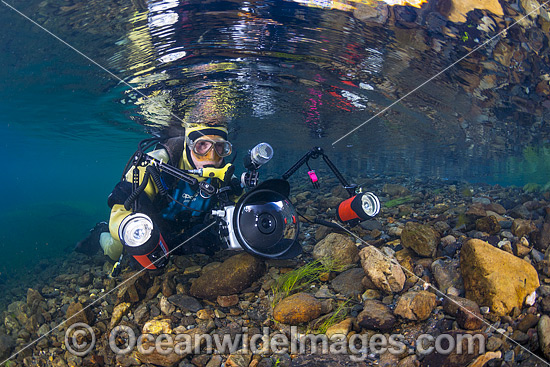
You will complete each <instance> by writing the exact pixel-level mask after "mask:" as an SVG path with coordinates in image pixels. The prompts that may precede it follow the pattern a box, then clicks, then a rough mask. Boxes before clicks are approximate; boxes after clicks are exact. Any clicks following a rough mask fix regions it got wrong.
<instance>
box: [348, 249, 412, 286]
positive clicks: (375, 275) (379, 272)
mask: <svg viewBox="0 0 550 367" xmlns="http://www.w3.org/2000/svg"><path fill="white" fill-rule="evenodd" d="M359 257H360V258H361V265H362V267H363V271H364V272H365V274H366V275H367V277H368V278H369V279H370V280H371V281H372V283H373V284H374V285H375V286H376V288H378V289H380V290H382V291H384V292H386V293H393V292H399V291H401V290H402V289H403V286H404V285H405V280H406V279H405V274H404V273H403V270H402V269H401V267H400V266H399V265H398V263H397V260H395V258H394V257H388V256H384V255H382V253H381V252H380V250H378V249H376V247H374V246H367V247H365V248H363V249H362V250H361V251H360V252H359Z"/></svg>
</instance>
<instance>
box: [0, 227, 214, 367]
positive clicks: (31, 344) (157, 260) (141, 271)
mask: <svg viewBox="0 0 550 367" xmlns="http://www.w3.org/2000/svg"><path fill="white" fill-rule="evenodd" d="M214 224H216V221H214V222H212V223H210V224H209V225H207V226H206V227H204V228H203V229H201V230H200V231H199V232H197V233H195V234H194V235H193V236H191V237H189V238H188V239H186V240H185V241H183V242H182V243H180V244H179V245H177V246H176V247H174V248H173V249H172V250H170V251H168V252H167V253H166V254H164V255H162V256H161V257H159V258H158V259H156V260H155V261H154V262H153V265H154V264H156V263H157V262H159V261H160V260H162V259H163V258H165V257H166V256H168V255H169V254H170V253H171V252H173V251H175V250H177V249H178V248H180V247H181V246H183V245H184V244H185V243H187V242H188V241H190V240H192V239H193V238H195V237H196V236H198V235H199V234H201V233H202V232H204V231H206V230H207V229H208V228H210V227H212V226H213V225H214ZM146 270H147V268H143V269H141V270H140V271H138V272H137V273H135V274H134V275H132V276H131V277H129V278H128V279H126V280H125V281H123V282H122V283H120V284H119V285H117V286H116V287H114V288H113V289H111V290H110V291H109V292H107V293H105V294H104V295H102V296H101V297H99V298H98V299H96V300H95V301H93V302H92V303H90V304H89V305H88V306H86V307H84V308H83V309H82V310H80V311H78V312H77V313H75V314H74V315H73V316H71V317H70V318H68V319H67V320H64V321H63V322H62V323H60V324H58V325H57V326H56V327H54V328H52V329H51V330H50V331H48V332H47V333H46V334H44V335H42V336H41V337H39V338H38V339H36V340H34V341H32V342H30V343H29V344H27V345H26V346H25V347H24V348H22V349H21V350H19V351H17V352H16V353H14V354H12V355H11V356H10V357H9V358H8V359H6V360H5V361H3V362H1V363H0V366H2V365H4V364H5V363H6V362H8V361H9V360H11V359H12V358H14V357H16V356H17V355H18V354H19V353H21V352H22V351H24V350H25V349H28V348H29V347H31V346H33V345H34V344H36V343H37V342H39V341H40V340H42V338H44V337H46V336H48V335H49V334H51V333H52V332H53V331H54V330H56V329H58V328H59V327H60V326H62V325H64V324H65V323H66V322H67V321H69V320H71V319H73V318H74V317H75V316H77V315H80V314H81V313H82V312H84V311H85V310H86V309H88V308H90V307H91V306H93V305H95V304H96V303H98V302H99V301H101V300H102V299H103V298H105V297H107V296H108V295H109V294H111V293H112V292H113V291H115V290H116V289H118V288H119V287H121V286H123V285H124V284H126V283H128V282H129V281H130V280H132V279H134V278H135V277H137V276H138V275H140V274H141V273H143V272H144V271H146Z"/></svg>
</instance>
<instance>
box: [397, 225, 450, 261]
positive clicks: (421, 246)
mask: <svg viewBox="0 0 550 367" xmlns="http://www.w3.org/2000/svg"><path fill="white" fill-rule="evenodd" d="M440 239H441V236H440V235H439V232H437V231H436V230H435V229H433V228H432V227H430V226H427V225H424V224H420V223H415V222H407V223H406V224H405V228H403V232H401V244H402V245H403V247H405V248H409V249H411V250H413V251H414V252H415V253H416V254H418V255H420V256H424V257H433V256H434V255H435V251H436V250H437V245H439V241H440Z"/></svg>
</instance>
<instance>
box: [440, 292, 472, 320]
mask: <svg viewBox="0 0 550 367" xmlns="http://www.w3.org/2000/svg"><path fill="white" fill-rule="evenodd" d="M461 307H464V308H468V309H473V310H476V311H477V312H480V311H479V306H478V304H477V303H476V302H474V301H472V300H469V299H467V298H462V297H457V296H447V297H445V298H443V311H445V312H446V313H448V314H449V315H451V316H454V317H456V316H457V315H458V310H459V309H460V308H461Z"/></svg>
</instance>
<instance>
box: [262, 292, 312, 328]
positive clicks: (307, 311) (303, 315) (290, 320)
mask: <svg viewBox="0 0 550 367" xmlns="http://www.w3.org/2000/svg"><path fill="white" fill-rule="evenodd" d="M321 310H322V305H321V302H320V301H319V300H318V299H316V298H315V297H313V296H312V295H311V294H308V293H296V294H294V295H292V296H289V297H287V298H285V299H283V300H282V301H281V302H279V303H278V304H277V306H275V308H274V309H273V318H274V319H275V320H276V321H278V322H281V323H283V324H289V325H298V324H301V323H304V322H309V321H311V320H313V319H316V318H317V317H319V316H320V315H321Z"/></svg>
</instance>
